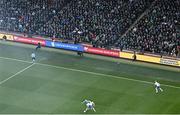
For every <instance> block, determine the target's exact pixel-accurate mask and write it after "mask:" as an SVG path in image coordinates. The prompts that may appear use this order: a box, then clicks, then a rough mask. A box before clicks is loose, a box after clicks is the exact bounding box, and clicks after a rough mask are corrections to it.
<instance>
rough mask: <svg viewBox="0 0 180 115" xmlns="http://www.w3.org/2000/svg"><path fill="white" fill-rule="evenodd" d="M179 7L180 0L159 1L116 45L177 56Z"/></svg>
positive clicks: (179, 43)
mask: <svg viewBox="0 0 180 115" xmlns="http://www.w3.org/2000/svg"><path fill="white" fill-rule="evenodd" d="M179 6H180V1H179V0H172V1H171V0H157V1H156V2H155V4H154V5H153V7H151V8H150V10H149V11H148V12H147V14H146V15H145V16H144V17H142V19H140V20H139V21H138V23H137V24H136V25H135V26H134V27H133V28H132V29H131V30H130V31H129V32H128V33H127V34H126V36H125V37H123V38H122V39H119V40H118V41H117V43H116V45H117V46H119V47H122V49H128V50H136V51H141V52H152V53H158V54H161V55H173V56H177V55H178V52H180V51H179V50H180V49H179V46H180V28H179V27H180V25H179V24H180V23H179V22H180V7H179Z"/></svg>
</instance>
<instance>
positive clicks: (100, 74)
mask: <svg viewBox="0 0 180 115" xmlns="http://www.w3.org/2000/svg"><path fill="white" fill-rule="evenodd" d="M0 58H1V59H7V60H14V61H20V62H25V63H32V62H29V61H24V60H19V59H13V58H7V57H0ZM36 64H37V65H42V66H49V67H54V68H60V69H65V70H71V71H77V72H83V73H89V74H94V75H99V76H106V77H109V78H116V79H124V80H129V81H135V82H141V83H146V84H154V83H153V82H148V81H143V80H137V79H130V78H125V77H120V76H114V75H108V74H103V73H96V72H90V71H84V70H79V69H73V68H66V67H62V66H55V65H49V64H43V63H36ZM161 85H162V86H166V87H171V88H176V89H180V87H178V86H173V85H167V84H161Z"/></svg>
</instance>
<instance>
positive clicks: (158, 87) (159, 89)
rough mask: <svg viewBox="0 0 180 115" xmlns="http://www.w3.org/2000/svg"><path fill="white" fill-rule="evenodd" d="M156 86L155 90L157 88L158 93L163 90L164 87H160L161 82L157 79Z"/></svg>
mask: <svg viewBox="0 0 180 115" xmlns="http://www.w3.org/2000/svg"><path fill="white" fill-rule="evenodd" d="M154 86H155V90H156V93H158V92H159V91H161V92H162V91H163V89H161V87H160V83H158V82H157V81H155V82H154Z"/></svg>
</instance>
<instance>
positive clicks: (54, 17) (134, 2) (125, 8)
mask: <svg viewBox="0 0 180 115" xmlns="http://www.w3.org/2000/svg"><path fill="white" fill-rule="evenodd" d="M152 3H154V4H153V5H152ZM179 6H180V1H179V0H172V1H171V0H1V1H0V30H5V31H13V32H21V33H25V34H28V35H32V34H34V35H40V36H47V37H52V38H59V39H62V40H72V41H74V43H79V42H86V43H90V44H92V45H93V46H94V47H101V48H111V47H112V46H113V47H117V48H120V49H121V50H123V49H126V50H135V51H140V52H152V53H161V54H167V55H177V52H178V48H177V46H178V45H180V37H179V26H178V25H179V20H180V12H179V11H180V8H179ZM147 9H148V11H147V13H146V12H145V11H146V10H147ZM144 12H145V13H146V14H145V15H144V16H143V17H142V18H141V19H140V20H139V21H138V22H137V24H135V26H134V27H133V28H132V29H131V30H130V31H128V33H127V34H126V35H125V36H124V37H122V35H123V34H124V33H125V32H126V31H127V30H128V28H130V27H131V26H132V24H133V23H134V22H135V21H136V20H137V19H138V18H139V17H140V16H141V15H142V13H144Z"/></svg>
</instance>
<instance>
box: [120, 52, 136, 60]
mask: <svg viewBox="0 0 180 115" xmlns="http://www.w3.org/2000/svg"><path fill="white" fill-rule="evenodd" d="M119 57H121V58H126V59H133V54H132V53H127V52H120V56H119Z"/></svg>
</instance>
